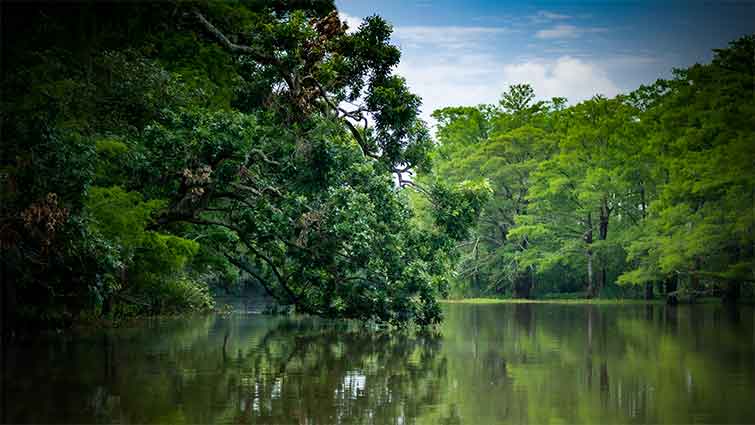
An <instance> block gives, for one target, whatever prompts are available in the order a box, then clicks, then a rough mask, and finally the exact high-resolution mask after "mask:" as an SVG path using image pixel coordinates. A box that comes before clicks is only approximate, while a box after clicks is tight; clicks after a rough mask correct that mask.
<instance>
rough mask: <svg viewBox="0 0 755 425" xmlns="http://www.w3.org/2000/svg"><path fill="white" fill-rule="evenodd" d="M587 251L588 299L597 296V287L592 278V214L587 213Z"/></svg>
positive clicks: (585, 237) (585, 238)
mask: <svg viewBox="0 0 755 425" xmlns="http://www.w3.org/2000/svg"><path fill="white" fill-rule="evenodd" d="M584 240H585V244H587V249H586V251H585V254H586V255H587V297H588V298H592V297H594V296H595V287H594V286H593V278H592V213H587V231H586V232H585V236H584Z"/></svg>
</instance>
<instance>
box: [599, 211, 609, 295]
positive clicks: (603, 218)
mask: <svg viewBox="0 0 755 425" xmlns="http://www.w3.org/2000/svg"><path fill="white" fill-rule="evenodd" d="M610 214H611V210H610V209H609V208H608V201H607V200H606V199H605V198H603V201H602V202H601V204H600V223H599V226H598V238H599V239H600V240H601V241H604V240H606V239H608V217H609V216H610ZM603 257H605V256H603ZM607 274H608V273H607V271H606V265H605V258H604V259H602V261H601V265H600V272H599V273H598V287H597V291H596V292H598V293H599V292H600V291H601V290H602V289H603V288H605V287H606V284H607V282H606V280H607Z"/></svg>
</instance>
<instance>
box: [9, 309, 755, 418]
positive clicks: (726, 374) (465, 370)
mask: <svg viewBox="0 0 755 425" xmlns="http://www.w3.org/2000/svg"><path fill="white" fill-rule="evenodd" d="M444 310H445V316H446V320H445V322H444V323H443V324H442V325H441V326H439V327H438V328H437V329H434V330H428V331H421V332H420V331H401V332H385V331H380V330H370V329H366V328H364V327H362V326H359V325H358V324H354V323H348V322H338V321H327V320H319V319H313V318H307V317H304V318H298V317H282V316H264V315H258V314H232V315H229V316H220V315H218V316H209V317H196V318H180V319H152V320H148V321H145V322H142V323H140V324H139V325H135V326H131V327H128V328H122V329H116V330H109V331H107V332H90V333H88V334H79V335H77V336H76V337H71V336H68V337H62V336H61V337H55V338H47V339H46V340H44V341H39V342H35V343H30V342H26V343H24V344H23V345H21V346H20V347H4V348H5V350H4V352H5V355H4V358H3V364H4V369H3V370H4V374H3V381H2V388H3V394H2V408H3V411H2V420H3V421H4V422H7V423H150V424H151V423H171V424H180V423H192V424H196V423H203V424H204V423H254V424H258V423H270V424H341V423H354V424H373V423H374V424H413V423H417V424H472V425H479V424H504V423H511V424H521V423H533V424H534V423H537V424H542V423H567V424H573V423H753V422H755V327H753V322H755V310H754V309H753V308H752V307H750V306H739V307H738V308H737V309H735V310H731V309H725V308H723V307H722V306H720V305H712V304H711V305H694V306H678V307H667V306H664V305H641V304H629V305H563V304H562V305H556V304H495V305H467V304H445V305H444Z"/></svg>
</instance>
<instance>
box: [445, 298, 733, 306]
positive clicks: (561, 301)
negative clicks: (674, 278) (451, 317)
mask: <svg viewBox="0 0 755 425" xmlns="http://www.w3.org/2000/svg"><path fill="white" fill-rule="evenodd" d="M440 302H442V303H445V304H597V305H599V304H607V305H608V304H610V305H616V304H665V303H666V300H665V298H657V299H652V300H643V299H631V298H630V299H620V298H619V299H601V298H592V299H590V298H568V299H567V298H564V299H558V298H551V299H523V298H461V299H447V300H441V301H440ZM720 302H721V299H720V298H700V299H698V300H697V301H696V302H695V304H714V303H720Z"/></svg>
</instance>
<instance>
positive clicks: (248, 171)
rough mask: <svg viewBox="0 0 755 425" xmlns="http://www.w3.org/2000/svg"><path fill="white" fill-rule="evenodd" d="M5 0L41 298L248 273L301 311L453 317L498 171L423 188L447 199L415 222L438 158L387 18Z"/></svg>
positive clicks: (93, 304)
mask: <svg viewBox="0 0 755 425" xmlns="http://www.w3.org/2000/svg"><path fill="white" fill-rule="evenodd" d="M3 13H4V18H7V20H8V22H11V23H12V24H11V25H12V26H13V28H11V30H9V31H8V34H11V35H12V37H11V39H9V40H8V43H7V44H8V45H9V46H11V48H10V49H9V50H8V52H7V55H6V60H7V62H6V63H8V64H10V66H9V67H8V72H7V73H4V78H3V81H2V85H3V93H4V94H7V96H4V100H3V104H2V114H3V120H2V125H3V128H2V131H3V134H4V135H6V136H8V139H9V140H11V143H8V144H6V143H3V151H2V163H0V169H2V170H3V172H7V173H8V174H9V175H10V178H9V179H8V182H9V185H10V186H12V187H11V189H12V190H9V191H8V192H9V193H8V194H7V195H6V194H5V193H4V194H3V200H4V201H7V202H3V204H2V216H1V217H0V219H1V220H2V229H3V235H2V237H3V249H4V250H6V251H8V252H9V255H7V256H6V255H4V257H5V258H8V259H9V260H8V262H9V264H10V270H11V271H10V273H11V275H12V276H13V277H15V278H17V279H18V280H19V282H21V283H20V284H19V285H18V288H24V290H23V291H21V292H18V293H15V294H14V295H13V296H14V297H15V299H16V300H17V301H18V304H19V305H21V306H23V309H25V310H28V311H29V312H30V316H33V315H34V311H35V308H36V307H39V306H41V305H42V304H43V303H42V301H41V299H43V298H44V300H45V302H44V305H45V307H44V308H45V309H47V308H48V307H49V309H50V310H51V311H53V312H61V311H63V312H68V313H66V314H68V316H69V317H70V318H71V319H72V320H73V319H75V317H76V316H77V315H79V314H83V315H87V317H89V316H91V315H92V314H104V315H107V314H111V315H113V314H115V315H118V314H137V313H142V312H179V311H185V310H192V309H206V308H209V307H210V306H211V302H210V299H209V297H208V286H207V285H208V284H211V285H213V286H214V289H216V290H218V289H222V290H226V291H230V290H234V288H235V287H236V285H237V284H238V283H239V282H241V281H253V282H255V284H257V285H259V286H261V287H263V288H264V289H265V290H266V291H267V293H268V294H269V295H270V296H272V297H274V298H276V299H277V300H278V301H279V302H280V303H281V304H283V305H294V306H296V308H297V309H298V310H299V311H302V312H306V313H311V314H317V315H322V316H328V317H348V318H359V319H373V320H377V321H381V322H388V323H391V324H395V325H403V324H406V323H409V322H415V323H418V324H422V325H425V324H432V323H436V322H438V321H439V320H440V319H441V314H440V308H439V307H438V304H437V298H438V297H441V296H444V295H445V294H446V289H447V280H446V275H447V272H448V271H449V269H450V267H451V266H452V263H453V261H454V253H453V243H452V241H453V240H454V239H459V238H462V237H463V236H464V235H465V234H466V232H467V228H468V227H470V226H472V225H473V224H474V221H475V219H476V217H477V215H478V214H479V213H480V212H481V210H482V206H483V204H484V203H485V197H486V196H487V195H486V193H487V191H488V189H487V188H486V187H485V186H484V185H474V184H463V185H459V186H458V187H457V185H449V186H442V188H441V186H439V188H436V189H434V190H433V192H432V193H431V192H430V191H426V190H421V189H418V190H419V192H418V194H421V195H422V196H426V197H428V198H434V199H432V201H433V202H436V203H437V204H438V207H439V208H440V209H442V212H439V213H438V214H436V216H438V217H439V221H438V225H437V226H431V228H429V229H427V231H419V230H418V229H416V228H414V227H412V223H413V220H414V218H413V217H414V214H413V212H412V211H411V209H409V208H408V206H407V204H408V199H407V198H408V196H407V194H406V193H405V192H406V191H407V190H411V189H403V188H400V187H397V186H396V185H395V183H394V181H395V178H396V176H399V177H400V176H402V175H405V174H406V173H407V172H409V171H411V170H429V166H430V163H431V161H430V159H431V158H430V150H431V147H432V142H431V138H430V133H429V131H428V129H427V127H426V125H425V123H424V122H422V120H421V119H420V118H419V108H420V104H421V100H420V99H419V97H418V96H416V95H415V94H413V93H411V92H410V91H409V89H408V87H407V85H406V81H405V80H404V79H403V78H401V77H399V76H397V75H394V74H393V73H392V70H393V69H394V68H395V66H396V64H397V63H398V61H399V58H400V51H399V49H398V48H397V47H396V46H393V45H391V44H390V37H391V31H392V28H391V26H390V24H388V23H387V22H385V21H384V20H383V19H381V18H380V17H377V16H372V17H368V18H366V19H365V20H364V23H363V24H362V25H361V26H360V28H358V29H357V30H356V31H355V32H348V33H347V32H346V26H345V24H344V23H343V22H341V20H340V19H339V17H338V14H337V11H336V10H335V7H334V5H333V4H332V2H303V3H295V4H291V3H286V2H273V3H269V2H262V3H260V2H242V3H228V2H215V1H208V2H193V3H186V2H169V3H166V4H160V5H156V4H141V3H134V4H118V3H112V4H105V3H92V4H89V3H87V4H84V3H82V4H76V5H73V6H71V7H70V8H67V9H66V8H56V7H53V6H52V5H43V4H16V5H13V6H10V7H8V8H4V10H3ZM124 16H127V17H128V19H125V20H124V19H123V17H124ZM18 22H29V25H31V26H32V27H33V28H34V29H35V30H34V31H33V32H32V33H30V34H26V35H25V36H24V37H20V36H17V35H18V34H22V33H24V31H22V30H21V29H20V28H18V27H17V25H18V24H17V23H18ZM94 22H96V25H95V24H92V25H89V24H87V25H82V23H94ZM53 23H54V25H53ZM5 54H6V52H5V51H4V55H5ZM358 100H361V101H362V102H363V105H361V107H359V108H357V109H354V110H347V109H345V108H343V107H342V105H343V104H344V101H351V102H357V101H358ZM369 123H374V124H373V125H372V126H370V125H369ZM401 186H404V185H403V184H401ZM21 188H23V189H21ZM415 195H416V194H415ZM6 229H8V230H7V231H6ZM29 253H32V254H33V255H29ZM39 264H41V265H42V267H41V268H40V271H39V272H37V273H32V272H31V271H32V270H35V267H36V265H39ZM61 270H65V271H64V272H63V271H61ZM69 280H70V281H73V282H74V283H73V284H71V285H68V286H64V283H63V282H66V281H69ZM18 288H16V287H15V286H14V288H13V289H14V290H16V289H18ZM62 288H65V289H66V291H68V292H66V297H65V298H62V297H60V296H58V294H60V293H62V292H65V291H62ZM55 314H57V313H55Z"/></svg>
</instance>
